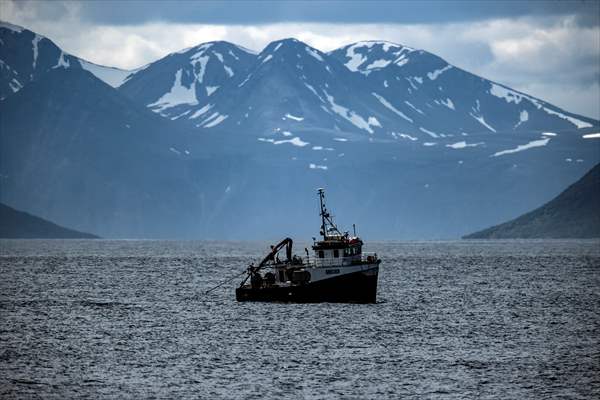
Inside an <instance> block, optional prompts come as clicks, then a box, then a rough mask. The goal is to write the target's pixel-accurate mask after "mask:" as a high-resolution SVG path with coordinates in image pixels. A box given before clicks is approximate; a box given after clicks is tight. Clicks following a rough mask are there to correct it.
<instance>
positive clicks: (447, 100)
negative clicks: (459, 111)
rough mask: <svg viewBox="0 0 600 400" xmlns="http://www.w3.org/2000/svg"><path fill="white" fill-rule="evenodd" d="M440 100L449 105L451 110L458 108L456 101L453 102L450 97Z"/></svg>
mask: <svg viewBox="0 0 600 400" xmlns="http://www.w3.org/2000/svg"><path fill="white" fill-rule="evenodd" d="M440 102H441V103H442V104H443V105H445V106H446V107H448V108H449V109H451V110H456V109H455V108H454V103H453V102H452V100H450V98H447V99H446V100H440Z"/></svg>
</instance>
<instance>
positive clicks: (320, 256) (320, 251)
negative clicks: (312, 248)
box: [319, 250, 325, 258]
mask: <svg viewBox="0 0 600 400" xmlns="http://www.w3.org/2000/svg"><path fill="white" fill-rule="evenodd" d="M319 258H325V254H324V253H323V250H319Z"/></svg>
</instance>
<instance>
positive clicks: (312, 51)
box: [305, 47, 323, 61]
mask: <svg viewBox="0 0 600 400" xmlns="http://www.w3.org/2000/svg"><path fill="white" fill-rule="evenodd" d="M305 49H306V52H307V53H308V54H310V55H311V56H313V57H314V58H316V59H317V60H319V61H323V57H321V56H320V55H319V53H317V52H316V51H314V50H313V49H311V48H310V47H305Z"/></svg>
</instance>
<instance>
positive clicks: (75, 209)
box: [0, 24, 600, 239]
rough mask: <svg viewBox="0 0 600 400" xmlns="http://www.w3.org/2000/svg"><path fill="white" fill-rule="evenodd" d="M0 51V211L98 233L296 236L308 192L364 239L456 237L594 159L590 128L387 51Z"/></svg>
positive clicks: (420, 58) (433, 59) (528, 203)
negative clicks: (131, 62)
mask: <svg viewBox="0 0 600 400" xmlns="http://www.w3.org/2000/svg"><path fill="white" fill-rule="evenodd" d="M0 40H1V42H0V71H1V75H0V89H2V92H1V93H2V96H0V97H3V99H2V100H0V115H1V116H2V118H0V185H1V188H2V190H0V201H2V202H6V203H7V204H9V205H11V206H14V207H17V208H19V209H23V210H25V211H28V212H33V213H35V214H37V215H40V216H42V217H45V218H50V219H52V220H54V221H57V222H58V223H62V224H66V225H69V226H73V227H75V228H77V229H80V230H84V231H92V232H96V233H98V234H100V235H101V236H103V237H115V236H116V237H188V238H219V239H221V238H242V237H243V238H247V237H248V236H247V233H248V232H257V235H258V236H257V238H266V237H270V238H272V237H278V236H280V235H281V234H301V235H302V236H304V237H306V236H307V235H310V234H313V233H314V232H313V228H314V225H315V224H314V223H313V222H314V221H311V220H310V219H309V218H308V216H312V215H314V213H315V207H314V204H313V203H312V202H310V201H309V200H310V199H311V198H312V197H311V193H313V189H314V188H315V187H326V188H327V189H328V194H329V197H330V199H332V200H334V201H335V200H337V201H335V202H336V207H335V209H336V210H337V211H338V212H339V213H340V215H345V216H348V218H344V219H350V220H354V221H356V222H357V224H358V225H359V227H360V226H364V231H363V232H364V234H365V235H366V236H370V237H373V238H379V239H383V238H411V239H414V238H449V237H459V236H461V235H463V234H465V233H467V232H470V231H475V230H477V229H481V228H483V227H485V226H489V225H493V224H495V223H499V222H501V221H504V220H507V219H510V218H513V217H514V216H516V215H519V214H521V213H523V212H525V211H527V210H529V209H532V208H535V207H538V206H539V205H540V204H542V203H544V202H546V201H548V200H549V199H551V198H552V197H554V196H555V195H556V194H557V193H559V192H560V191H562V190H564V188H565V187H566V185H568V184H569V183H570V182H572V181H574V180H576V179H577V178H578V177H579V176H580V175H582V174H583V173H584V172H585V171H586V170H588V169H590V168H591V167H592V166H593V165H595V164H596V163H598V162H599V161H600V140H598V139H597V138H598V136H599V134H598V133H597V132H598V125H599V122H598V121H595V120H592V119H589V118H585V117H582V116H578V115H575V114H572V113H569V112H567V111H564V110H561V109H559V108H557V107H554V106H552V105H551V104H548V103H546V102H544V101H542V100H540V99H536V98H533V97H531V96H528V95H526V94H524V93H519V92H517V91H515V90H512V89H510V88H507V87H505V86H503V85H500V84H497V83H494V82H491V81H488V80H486V79H484V78H481V77H478V76H475V75H473V74H470V73H468V72H466V71H463V70H461V69H460V68H458V67H456V66H451V65H449V64H448V63H446V62H445V61H444V60H442V59H441V58H439V57H437V56H435V55H433V54H431V53H428V52H425V51H422V50H416V49H411V48H407V47H405V46H401V45H397V44H393V43H388V42H381V41H373V42H359V43H354V44H351V45H348V46H345V47H342V48H341V49H338V50H335V51H332V52H330V53H323V52H321V51H319V50H318V49H315V48H312V47H310V46H308V45H306V44H305V43H302V42H300V41H298V40H295V39H284V40H278V41H276V42H273V43H271V44H269V45H268V46H267V47H266V48H265V49H263V50H262V51H261V52H260V53H253V52H252V51H249V50H246V49H243V48H241V47H239V46H236V45H234V44H231V43H226V42H211V43H205V44H200V45H198V46H195V47H193V48H190V49H185V50H182V51H180V52H178V53H174V54H171V55H168V56H167V57H164V58H163V59H161V60H158V61H156V62H153V63H150V64H148V65H146V66H145V67H142V68H140V69H138V70H136V71H119V70H113V69H110V68H108V67H102V66H96V65H94V64H91V63H88V62H85V61H84V60H81V59H79V58H77V57H75V56H73V55H69V54H67V53H65V52H64V51H62V50H61V49H60V48H58V47H57V46H56V45H54V44H53V43H52V42H51V41H50V40H49V39H46V38H43V37H41V36H39V35H36V34H35V33H33V32H31V31H28V30H26V29H24V28H19V27H15V26H12V25H8V24H3V25H2V26H0ZM83 69H85V70H87V71H84V70H83ZM90 72H91V73H90ZM101 80H104V82H107V83H109V84H110V86H109V85H107V84H106V83H103V82H101ZM111 86H112V87H111ZM317 222H318V221H317ZM289 229H292V231H291V232H290V231H289Z"/></svg>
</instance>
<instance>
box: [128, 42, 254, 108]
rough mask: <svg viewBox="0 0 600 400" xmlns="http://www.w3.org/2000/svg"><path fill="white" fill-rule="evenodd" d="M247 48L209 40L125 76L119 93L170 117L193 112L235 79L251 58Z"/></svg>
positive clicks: (251, 55)
mask: <svg viewBox="0 0 600 400" xmlns="http://www.w3.org/2000/svg"><path fill="white" fill-rule="evenodd" d="M254 58H255V55H254V54H253V53H252V52H250V51H249V50H247V49H244V48H242V47H240V46H236V45H234V44H231V43H228V42H210V43H204V44H201V45H199V46H196V47H192V48H189V49H184V50H182V51H180V52H178V53H173V54H169V55H168V56H166V57H164V58H162V59H160V60H158V61H156V62H154V63H152V64H149V65H148V66H146V67H144V68H142V69H140V70H138V71H137V72H135V73H134V74H132V75H131V76H129V77H128V78H127V79H126V80H125V82H124V83H123V84H122V85H121V86H120V88H119V90H120V91H121V93H124V94H125V95H127V96H129V97H131V98H133V99H135V100H136V101H138V102H139V103H141V104H144V105H146V106H147V107H148V108H150V109H151V110H153V111H155V112H157V113H159V114H161V115H163V116H166V117H169V118H171V119H176V118H181V117H185V116H187V117H188V118H189V117H191V116H192V115H193V112H194V111H195V110H196V109H197V108H198V107H197V106H198V105H199V104H200V103H202V104H208V103H209V102H210V101H211V100H212V99H213V98H215V95H216V94H217V93H219V92H223V91H224V89H225V87H227V86H228V84H229V83H230V82H231V81H236V80H238V79H239V78H240V75H241V74H242V73H243V72H244V71H245V70H246V69H247V68H248V66H249V65H250V63H251V62H252V61H253V60H254Z"/></svg>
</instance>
